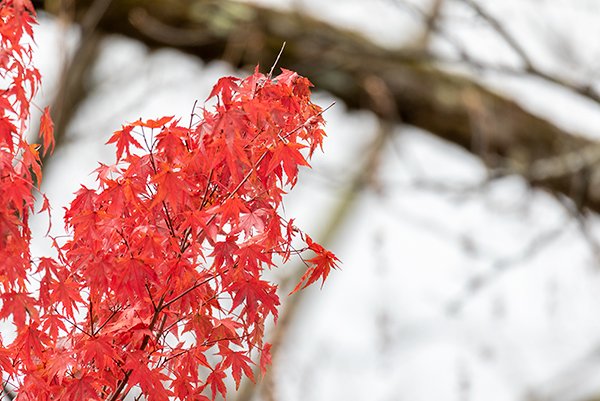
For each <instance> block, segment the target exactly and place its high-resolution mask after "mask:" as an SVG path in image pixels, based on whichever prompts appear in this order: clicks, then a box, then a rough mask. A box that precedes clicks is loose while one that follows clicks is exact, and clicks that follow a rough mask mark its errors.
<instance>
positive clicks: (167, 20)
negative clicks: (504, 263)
mask: <svg viewBox="0 0 600 401" xmlns="http://www.w3.org/2000/svg"><path fill="white" fill-rule="evenodd" d="M96 1H98V0H96ZM59 3H60V0H47V1H46V2H45V8H46V10H47V11H49V12H51V13H52V12H57V9H58V6H59ZM91 3H93V2H92V1H90V0H81V1H77V2H76V4H77V12H76V15H77V17H76V18H79V19H81V18H83V16H84V15H85V11H86V10H87V8H88V7H89V5H90V4H91ZM37 6H38V7H41V6H42V4H41V2H37ZM88 17H89V15H88ZM98 28H99V29H101V30H102V31H104V32H108V33H117V34H122V35H125V36H128V37H131V38H135V39H138V40H140V41H142V42H144V43H145V44H147V45H148V46H150V47H152V48H156V47H164V46H169V47H174V48H177V49H180V50H182V51H184V52H187V53H190V54H193V55H196V56H198V57H200V58H202V59H204V60H207V61H208V60H213V59H224V60H226V61H229V62H230V63H232V64H233V65H235V66H238V67H252V68H253V67H254V66H255V65H256V64H259V63H260V64H261V65H262V69H263V70H265V69H268V68H269V67H270V65H271V63H272V62H273V61H274V60H275V58H276V56H277V53H278V52H279V50H280V49H281V46H282V44H283V42H286V43H287V45H286V47H285V50H284V52H283V54H282V56H281V60H280V62H279V65H280V66H282V67H285V68H288V69H291V70H295V71H297V72H298V73H300V74H302V75H305V76H307V77H308V78H309V79H310V80H311V81H312V82H313V83H314V84H315V86H316V87H317V88H318V89H320V90H325V91H328V92H330V93H332V94H333V95H335V96H337V97H339V98H340V99H342V100H343V101H344V102H345V103H346V104H347V105H348V106H349V107H350V108H361V109H369V110H372V111H373V112H374V113H376V114H377V115H379V116H380V117H382V118H384V119H386V120H392V121H396V122H398V123H404V124H410V125H413V126H416V127H419V128H422V129H424V130H427V131H429V132H431V133H432V134H434V135H437V136H439V137H442V138H444V139H446V140H448V141H451V142H453V143H456V144H459V145H460V146H462V147H464V148H466V149H468V150H469V151H471V152H473V153H475V154H477V155H478V156H480V157H481V158H482V160H483V161H484V162H485V163H486V164H487V165H488V166H490V167H492V168H499V169H501V170H502V171H504V172H507V173H518V174H521V175H523V176H524V177H525V178H526V179H528V180H529V182H530V183H531V184H532V185H535V186H538V187H541V188H545V189H546V190H548V191H550V192H552V193H558V194H562V195H566V196H567V197H569V198H571V199H572V200H573V201H574V202H575V204H576V205H577V206H578V207H581V208H582V209H589V210H593V211H596V212H600V185H597V184H598V181H600V168H598V167H597V166H596V164H597V161H599V160H600V144H598V143H597V142H594V141H591V140H588V139H585V138H582V137H579V136H577V135H574V134H572V133H570V132H566V131H564V130H562V129H560V128H558V127H556V126H555V125H554V124H552V123H550V122H548V121H546V120H544V119H542V118H539V117H537V116H535V115H533V114H531V113H530V112H528V111H526V110H524V109H523V108H522V107H520V106H519V105H518V104H517V103H516V102H514V101H513V100H510V99H508V98H506V97H504V96H501V95H499V94H497V93H495V92H494V91H492V90H490V89H488V88H485V87H483V86H482V85H480V84H478V83H477V82H476V81H475V80H474V79H473V78H470V77H466V76H462V75H459V74H456V73H451V72H448V71H446V70H444V69H443V68H442V67H441V66H440V65H439V64H438V63H436V60H435V59H434V58H431V57H429V56H427V55H426V54H423V53H420V52H415V51H414V50H413V51H411V50H409V49H398V50H391V49H384V48H382V47H380V46H378V45H376V44H374V43H372V42H371V41H369V40H367V39H365V38H364V37H362V36H360V35H359V34H357V33H355V32H352V31H348V30H344V29H341V28H338V27H334V26H332V25H330V24H327V23H325V22H321V21H318V20H317V19H315V18H312V17H310V16H308V15H305V14H301V13H297V12H293V11H279V10H273V9H268V8H263V7H259V6H256V5H251V4H241V3H236V2H231V1H225V0H219V1H207V0H204V1H203V0H113V1H112V4H111V5H110V7H109V8H108V10H107V11H106V13H104V14H103V15H102V18H100V20H99V23H98Z"/></svg>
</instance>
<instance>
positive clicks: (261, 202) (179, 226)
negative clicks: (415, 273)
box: [0, 0, 337, 401]
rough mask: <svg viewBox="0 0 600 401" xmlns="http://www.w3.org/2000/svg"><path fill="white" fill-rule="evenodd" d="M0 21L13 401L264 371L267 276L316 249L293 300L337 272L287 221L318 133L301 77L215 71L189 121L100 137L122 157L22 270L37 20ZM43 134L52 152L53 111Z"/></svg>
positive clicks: (4, 6) (25, 8) (34, 160)
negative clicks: (30, 40)
mask: <svg viewBox="0 0 600 401" xmlns="http://www.w3.org/2000/svg"><path fill="white" fill-rule="evenodd" d="M0 18H1V19H2V24H1V25H0V34H1V37H2V42H1V43H2V48H1V50H0V73H1V74H3V77H9V82H10V83H9V87H8V90H5V91H4V92H3V93H2V95H1V97H0V152H1V153H0V199H2V202H1V204H0V291H1V293H0V294H1V295H0V319H11V320H12V322H13V323H14V325H15V327H16V329H17V336H16V339H14V340H13V341H12V342H10V343H5V344H3V343H2V342H1V341H2V340H1V338H0V371H2V372H3V374H4V376H3V379H4V380H6V381H7V382H9V383H11V384H13V385H14V386H15V387H16V388H17V389H18V397H17V398H18V400H111V401H115V400H122V399H124V397H125V396H126V395H127V394H128V393H130V392H131V391H133V390H134V389H135V390H136V391H140V392H141V393H142V394H144V395H145V396H146V399H148V400H150V401H167V400H171V399H179V400H209V399H213V400H214V399H215V398H216V397H217V395H219V394H220V395H221V396H223V397H225V395H226V392H227V387H226V377H227V376H228V375H229V374H230V375H231V377H233V380H234V382H235V385H236V388H237V387H238V386H239V384H240V381H241V379H242V376H244V375H245V376H247V377H249V378H250V379H251V380H254V379H255V378H254V372H253V369H252V366H253V365H254V364H255V362H254V361H258V364H259V366H260V368H261V370H262V372H263V374H264V371H265V369H266V366H267V364H268V363H269V361H270V353H269V350H270V345H269V344H267V343H264V341H263V337H264V331H265V324H266V322H267V319H269V318H270V317H272V318H273V319H274V320H276V319H277V310H278V309H277V307H278V305H279V303H280V301H279V296H278V295H277V286H276V285H275V284H273V283H271V282H269V281H268V280H266V279H265V278H264V276H263V272H264V270H265V269H268V268H271V267H274V266H275V265H276V264H278V263H280V262H285V261H287V260H288V259H289V258H290V257H291V256H292V255H296V254H302V253H303V252H308V253H310V256H309V257H305V258H303V260H305V263H306V265H307V271H306V274H305V275H304V277H302V280H301V281H300V283H298V285H297V286H296V288H295V289H294V290H293V292H295V291H297V290H299V289H301V288H304V287H306V286H307V285H309V284H311V283H313V282H315V281H317V280H319V279H322V280H325V278H326V277H327V275H328V274H329V272H330V270H331V269H332V268H335V267H336V263H337V258H336V257H335V255H333V253H331V252H329V251H327V250H326V249H324V248H323V247H322V246H320V245H319V244H317V243H315V242H314V241H313V240H312V239H311V238H310V237H309V236H308V235H306V234H304V233H303V232H301V231H300V230H299V229H298V228H296V227H295V226H294V221H293V219H290V220H286V219H285V218H284V217H283V216H282V215H281V210H282V196H283V195H284V194H285V191H286V190H287V189H288V188H291V187H293V186H294V185H295V184H296V182H297V179H298V168H299V167H300V166H309V163H308V159H309V158H310V157H311V156H312V154H313V152H314V151H315V150H317V149H318V148H320V147H321V144H322V141H323V138H324V136H325V133H324V131H323V129H322V127H323V124H324V121H323V118H322V113H323V110H322V109H321V108H320V107H319V106H317V105H315V104H313V103H312V102H311V100H310V86H311V84H310V82H309V81H308V79H306V78H304V77H301V76H299V75H298V74H296V73H294V72H292V71H288V70H284V69H282V73H281V74H280V75H279V76H277V77H271V75H270V74H268V75H264V74H262V73H260V72H259V71H258V69H257V70H256V71H255V72H254V74H252V75H251V76H249V77H247V78H245V79H239V78H234V77H225V78H222V79H220V80H219V81H218V83H217V84H216V86H215V87H214V89H213V91H212V92H211V94H210V96H209V98H208V99H207V100H210V102H211V103H214V104H215V105H214V107H210V108H201V109H196V110H199V111H198V112H194V113H193V114H192V118H191V120H190V121H189V123H187V124H185V123H182V122H181V120H179V119H176V118H175V117H170V116H169V117H163V118H159V119H156V120H145V121H143V120H139V121H135V122H133V123H131V124H127V125H124V126H122V127H121V128H120V129H119V130H117V131H116V132H114V134H113V135H112V136H111V137H110V139H109V140H108V142H107V143H109V144H114V145H115V147H116V163H115V164H113V165H104V164H101V165H100V167H99V168H98V169H97V170H96V174H97V180H98V187H97V188H87V187H84V186H82V187H81V189H80V190H79V191H78V192H77V193H76V197H75V199H74V200H73V202H72V203H71V204H70V206H69V207H68V208H67V210H66V213H65V224H66V228H67V231H68V233H69V236H68V239H67V240H63V241H58V240H57V239H54V242H53V243H54V247H55V249H56V251H57V254H58V256H57V257H56V258H50V257H42V258H37V259H35V260H33V261H32V259H31V255H30V252H29V241H30V237H31V233H30V230H29V226H28V215H29V213H30V211H31V210H32V207H33V204H34V196H33V194H34V190H35V185H34V183H39V182H40V180H41V168H40V159H39V155H38V153H37V146H36V145H30V144H28V143H27V141H26V140H25V139H24V137H23V132H24V129H25V128H24V126H19V124H21V125H23V121H26V120H27V119H28V118H29V115H28V113H29V106H30V102H31V96H33V93H34V92H35V88H37V86H38V84H39V73H38V72H37V70H35V68H33V67H30V66H29V64H28V63H27V62H25V61H24V60H30V57H31V48H30V47H27V46H26V45H22V42H23V41H22V40H21V39H22V38H21V36H23V35H29V36H31V24H32V23H34V10H33V8H32V7H31V5H30V3H29V1H28V0H20V1H16V0H15V1H3V2H1V3H0ZM11 79H12V81H11ZM25 82H26V83H27V85H25V86H28V87H29V88H30V91H29V92H24V89H23V88H24V87H25V86H24V83H25ZM40 131H41V132H40V136H41V138H42V140H43V143H44V149H45V150H48V149H51V148H52V147H53V139H52V125H51V121H50V119H49V114H48V110H47V109H46V110H45V112H44V114H43V117H42V124H41V129H40ZM44 199H45V198H44ZM42 209H43V210H48V204H47V201H44V205H43V207H42ZM59 242H60V243H59ZM293 242H294V243H295V244H297V243H298V242H299V243H301V244H303V245H300V247H299V248H298V247H297V246H296V247H294V245H293ZM34 276H35V277H36V280H38V279H39V281H36V280H32V277H34Z"/></svg>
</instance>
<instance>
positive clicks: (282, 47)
mask: <svg viewBox="0 0 600 401" xmlns="http://www.w3.org/2000/svg"><path fill="white" fill-rule="evenodd" d="M283 49H285V42H283V44H282V45H281V50H279V54H278V55H277V58H276V59H275V62H274V63H273V65H272V66H271V69H270V70H269V74H268V75H267V78H268V79H271V77H273V70H274V69H275V66H276V65H277V63H278V62H279V59H280V58H281V55H282V54H283Z"/></svg>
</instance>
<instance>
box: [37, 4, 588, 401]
mask: <svg viewBox="0 0 600 401" xmlns="http://www.w3.org/2000/svg"><path fill="white" fill-rule="evenodd" d="M35 3H36V7H37V8H38V10H39V20H40V24H39V26H37V28H36V35H37V36H36V42H37V53H36V60H37V64H38V66H39V68H40V69H41V72H42V74H43V77H44V83H43V88H42V92H41V93H40V96H39V98H38V99H37V101H36V102H37V104H39V105H45V104H52V105H53V110H54V111H55V112H54V120H55V124H56V134H57V139H58V143H57V149H56V151H55V153H54V154H53V155H52V156H51V157H49V158H48V159H47V160H46V161H45V167H44V175H45V182H44V190H45V192H46V193H47V194H48V197H49V198H50V200H51V202H52V204H53V205H54V210H53V220H54V224H53V228H52V234H54V235H60V233H61V230H62V223H61V221H62V215H61V214H62V207H63V206H65V205H67V204H68V203H69V202H70V200H71V199H72V197H73V195H72V194H73V192H75V191H76V190H77V189H78V187H79V185H80V184H85V185H88V186H93V185H94V182H93V175H91V174H90V173H91V172H92V171H93V170H94V169H95V168H96V167H97V166H98V162H99V161H100V162H104V163H111V162H112V161H113V159H112V158H113V150H112V149H110V148H108V147H106V146H105V145H104V143H105V142H106V141H107V139H108V138H109V136H110V134H111V133H112V132H113V131H114V130H116V129H118V128H119V127H120V126H121V124H123V123H125V122H129V121H133V120H137V119H138V118H140V117H142V118H155V117H158V116H162V115H177V116H182V118H187V116H189V114H190V112H191V109H192V106H193V104H194V101H195V100H196V99H199V101H200V102H203V101H204V99H206V97H207V95H208V93H209V91H210V88H211V87H212V85H213V84H214V83H215V82H216V80H217V79H218V78H219V77H221V76H224V75H239V76H242V75H244V74H246V73H247V71H248V69H251V68H254V66H255V65H257V64H260V66H261V68H262V69H263V70H264V71H268V69H269V68H270V66H271V65H272V64H273V62H274V60H275V58H276V56H277V53H278V52H279V50H280V49H281V47H282V44H283V42H286V47H285V49H284V51H283V54H282V57H281V60H280V61H279V66H280V67H284V68H288V69H292V70H295V71H298V72H299V73H300V74H302V75H305V76H307V77H308V78H309V79H310V80H311V81H312V82H313V83H314V84H315V89H316V92H315V101H316V102H317V103H318V104H319V105H321V106H322V107H326V106H328V105H329V104H331V103H332V102H334V101H335V102H336V103H335V106H334V107H332V108H331V109H329V110H328V111H327V112H326V114H325V118H326V120H327V132H328V135H329V137H328V140H327V142H326V143H325V147H324V150H325V152H324V154H319V155H317V156H316V157H315V159H314V166H313V167H314V168H313V169H312V170H306V171H304V172H303V173H302V176H301V178H300V180H299V185H298V186H297V187H296V188H295V189H294V190H293V191H292V192H291V193H290V194H289V195H288V197H287V200H286V207H285V213H286V215H288V216H290V217H296V218H297V224H298V225H299V226H300V227H302V229H303V230H305V231H307V232H309V233H312V234H314V237H316V238H318V239H320V240H321V241H324V242H325V243H327V245H328V246H329V247H330V248H331V249H332V250H334V251H335V252H336V253H337V255H338V257H339V258H340V259H341V260H342V266H341V267H342V269H341V270H340V271H336V272H334V273H332V274H331V276H330V278H329V279H328V281H327V283H326V284H325V286H323V288H322V289H320V288H318V286H314V288H311V289H309V290H306V291H303V292H302V293H300V294H297V295H295V296H292V297H289V298H286V296H285V294H287V293H288V292H289V289H290V288H291V286H292V285H293V284H294V283H295V281H296V277H297V276H298V274H299V272H301V270H302V265H301V264H299V265H295V264H294V263H290V264H288V265H286V266H282V267H281V268H280V269H277V270H276V271H274V272H273V280H276V281H277V282H279V283H280V284H281V296H282V297H283V298H284V302H283V310H282V314H283V315H282V318H281V321H280V323H279V325H277V326H276V327H274V328H272V330H271V332H270V333H269V337H270V339H271V341H273V342H274V344H275V350H276V351H275V358H274V364H273V366H272V368H271V371H270V373H269V374H268V375H267V377H266V378H265V379H264V380H263V381H262V382H261V383H260V384H259V385H258V386H254V385H252V384H250V383H244V384H243V385H242V388H241V391H240V392H239V393H231V397H230V399H232V400H237V401H250V400H269V401H271V400H272V401H275V400H277V401H279V400H281V401H300V400H302V401H362V400H369V401H403V400H406V401H430V400H438V401H454V400H457V401H593V400H599V399H600V313H599V312H600V275H599V272H600V242H599V241H600V237H599V235H600V232H599V231H600V224H599V222H598V212H600V166H598V162H600V142H599V139H600V92H598V91H597V90H598V89H600V87H599V84H600V80H599V72H600V39H599V38H600V3H599V2H598V1H595V0H504V1H491V0H487V1H486V0H370V1H364V0H362V1H359V0H330V1H327V2H323V1H319V0H289V1H288V0H271V1H260V2H254V1H247V2H234V1H225V0H220V1H208V0H128V1H125V0H112V1H110V0H93V1H92V0H88V1H80V0H46V1H38V2H35ZM34 121H35V118H34ZM35 224H38V225H39V227H40V228H39V229H38V230H37V232H45V227H46V222H45V221H44V220H43V218H40V219H39V221H36V222H35ZM34 252H35V253H36V254H38V255H41V254H44V253H47V252H49V249H48V244H47V240H46V239H44V238H37V239H36V241H35V244H34Z"/></svg>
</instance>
